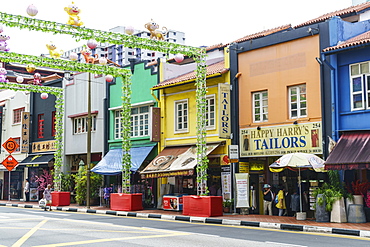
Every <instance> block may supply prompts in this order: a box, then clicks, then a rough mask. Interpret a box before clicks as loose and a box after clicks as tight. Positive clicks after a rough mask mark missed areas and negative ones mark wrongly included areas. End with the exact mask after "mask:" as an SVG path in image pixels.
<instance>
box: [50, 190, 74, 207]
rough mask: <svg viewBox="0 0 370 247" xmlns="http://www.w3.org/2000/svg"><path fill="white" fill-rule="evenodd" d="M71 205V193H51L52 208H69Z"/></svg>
mask: <svg viewBox="0 0 370 247" xmlns="http://www.w3.org/2000/svg"><path fill="white" fill-rule="evenodd" d="M70 204H71V193H70V192H61V191H53V192H51V205H52V206H56V207H58V206H68V205H70Z"/></svg>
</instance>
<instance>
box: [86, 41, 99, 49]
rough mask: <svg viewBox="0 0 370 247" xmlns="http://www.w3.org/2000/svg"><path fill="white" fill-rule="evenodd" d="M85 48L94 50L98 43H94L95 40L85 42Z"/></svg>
mask: <svg viewBox="0 0 370 247" xmlns="http://www.w3.org/2000/svg"><path fill="white" fill-rule="evenodd" d="M87 46H88V47H89V48H90V49H91V50H92V49H95V48H96V47H97V46H98V42H96V40H95V39H90V40H89V41H87Z"/></svg>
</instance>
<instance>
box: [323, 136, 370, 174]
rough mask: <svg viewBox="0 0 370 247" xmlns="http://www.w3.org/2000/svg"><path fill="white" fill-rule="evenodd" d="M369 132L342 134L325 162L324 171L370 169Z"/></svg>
mask: <svg viewBox="0 0 370 247" xmlns="http://www.w3.org/2000/svg"><path fill="white" fill-rule="evenodd" d="M369 150H370V132H369V131H356V132H344V133H343V134H342V135H341V137H340V139H339V141H338V143H337V144H336V146H335V147H334V149H333V151H332V152H331V153H330V155H329V157H328V158H327V160H326V161H325V169H326V170H352V169H369V168H370V152H369Z"/></svg>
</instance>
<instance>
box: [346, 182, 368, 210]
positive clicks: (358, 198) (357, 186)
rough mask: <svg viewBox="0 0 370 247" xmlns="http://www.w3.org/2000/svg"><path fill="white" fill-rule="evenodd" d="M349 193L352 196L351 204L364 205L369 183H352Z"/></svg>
mask: <svg viewBox="0 0 370 247" xmlns="http://www.w3.org/2000/svg"><path fill="white" fill-rule="evenodd" d="M351 188H352V190H350V192H351V193H352V194H353V203H354V204H361V205H364V198H365V197H366V196H367V191H368V190H369V189H370V183H369V182H367V181H365V182H360V180H356V181H355V182H353V181H352V183H351Z"/></svg>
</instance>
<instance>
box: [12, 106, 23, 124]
mask: <svg viewBox="0 0 370 247" xmlns="http://www.w3.org/2000/svg"><path fill="white" fill-rule="evenodd" d="M25 110H26V108H25V107H20V108H17V109H14V110H13V124H20V123H22V112H25ZM16 116H17V118H18V117H19V121H17V122H16V121H15V118H16Z"/></svg>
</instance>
